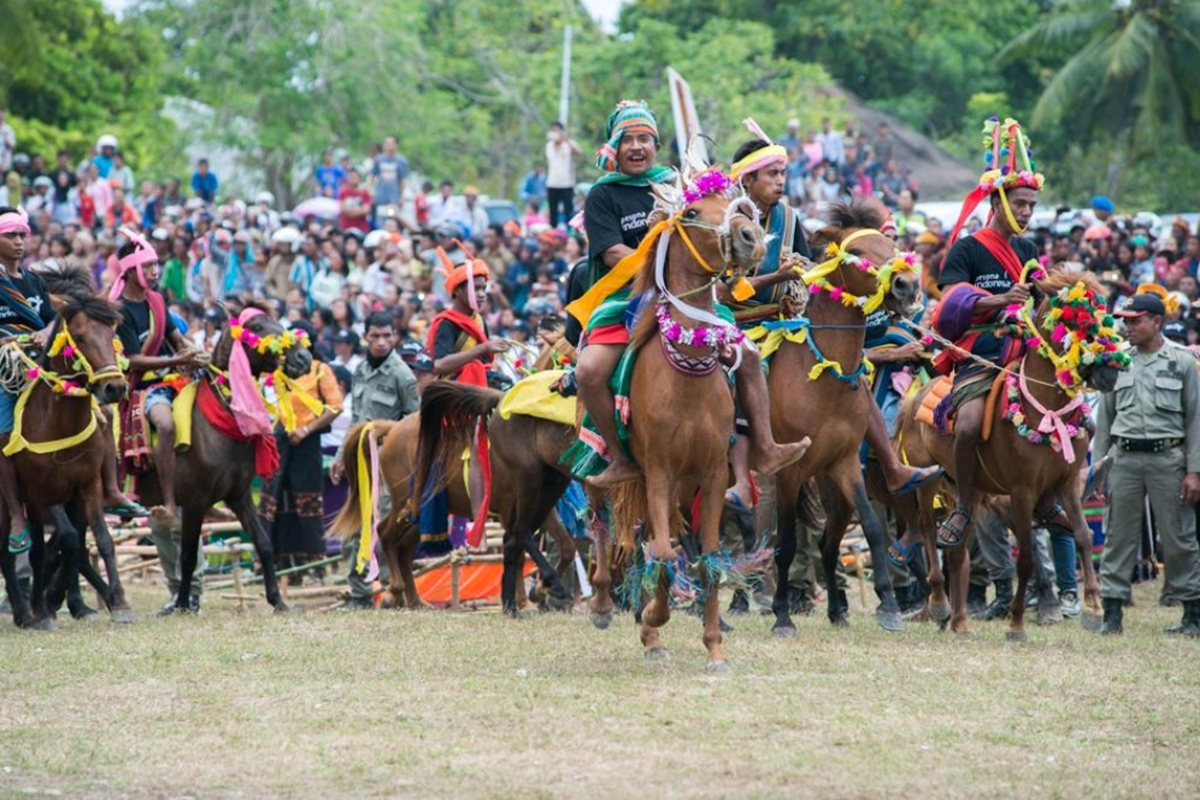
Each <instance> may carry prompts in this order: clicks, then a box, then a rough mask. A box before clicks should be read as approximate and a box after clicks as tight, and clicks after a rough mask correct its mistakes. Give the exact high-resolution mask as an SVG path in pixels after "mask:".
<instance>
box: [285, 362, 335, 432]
mask: <svg viewBox="0 0 1200 800" xmlns="http://www.w3.org/2000/svg"><path fill="white" fill-rule="evenodd" d="M274 379H275V397H276V402H275V405H274V411H275V416H276V417H277V418H278V419H279V421H280V422H281V423H282V424H283V429H284V430H285V431H287V432H288V433H291V432H292V431H294V430H296V410H295V409H294V408H293V407H292V398H295V399H297V400H299V401H300V404H301V405H303V406H304V407H305V408H307V409H308V410H309V411H310V412H312V415H313V416H314V417H319V416H321V415H322V414H324V413H325V409H326V408H328V406H326V405H325V404H324V403H322V402H321V401H320V400H318V399H317V398H315V397H313V396H312V395H311V394H309V393H308V392H306V391H304V389H302V388H301V387H300V385H299V384H297V383H296V382H295V381H293V380H292V379H291V378H289V377H288V376H287V375H286V374H284V372H283V370H282V369H277V370H275V375H274Z"/></svg>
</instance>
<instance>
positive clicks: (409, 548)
mask: <svg viewBox="0 0 1200 800" xmlns="http://www.w3.org/2000/svg"><path fill="white" fill-rule="evenodd" d="M402 526H403V527H402V528H401V531H402V533H401V536H400V540H399V544H397V546H396V551H397V553H398V555H399V562H400V574H401V576H402V577H403V578H404V604H405V606H406V607H407V608H408V609H410V610H413V609H420V608H429V605H428V604H426V603H425V601H424V600H422V599H421V593H420V592H418V591H417V581H416V576H414V575H413V557H414V556H415V555H416V552H417V545H418V544H420V543H421V535H420V533H419V532H418V531H417V529H416V527H415V526H413V525H411V524H409V523H402Z"/></svg>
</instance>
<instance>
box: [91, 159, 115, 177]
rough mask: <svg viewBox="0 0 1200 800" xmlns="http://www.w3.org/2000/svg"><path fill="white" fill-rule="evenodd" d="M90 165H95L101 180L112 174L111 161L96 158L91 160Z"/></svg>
mask: <svg viewBox="0 0 1200 800" xmlns="http://www.w3.org/2000/svg"><path fill="white" fill-rule="evenodd" d="M92 163H93V164H95V165H96V171H97V172H98V173H100V177H101V178H107V177H108V173H110V172H112V165H113V160H112V159H111V158H105V157H104V156H96V157H94V158H93V159H92Z"/></svg>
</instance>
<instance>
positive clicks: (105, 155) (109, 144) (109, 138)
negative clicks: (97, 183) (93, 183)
mask: <svg viewBox="0 0 1200 800" xmlns="http://www.w3.org/2000/svg"><path fill="white" fill-rule="evenodd" d="M96 147H98V148H99V149H100V152H99V153H97V154H96V155H95V156H93V157H92V163H93V164H95V165H96V170H97V171H98V172H99V173H100V177H101V178H104V179H105V180H108V177H109V176H108V173H109V172H111V171H112V167H113V156H114V155H115V154H116V152H117V137H115V136H113V135H112V134H111V133H106V134H104V135H103V136H101V137H100V138H99V139H97V140H96Z"/></svg>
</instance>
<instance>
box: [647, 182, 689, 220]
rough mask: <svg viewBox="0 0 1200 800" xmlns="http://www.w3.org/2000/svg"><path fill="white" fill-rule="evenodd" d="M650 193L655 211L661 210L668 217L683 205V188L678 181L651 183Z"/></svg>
mask: <svg viewBox="0 0 1200 800" xmlns="http://www.w3.org/2000/svg"><path fill="white" fill-rule="evenodd" d="M650 192H651V194H653V195H654V198H655V201H656V202H655V204H654V207H655V210H662V211H663V212H665V213H666V214H667V216H670V215H671V214H672V213H674V212H675V210H676V209H678V208H680V207H681V206H682V205H683V186H681V185H680V183H679V181H678V179H676V180H675V181H672V182H670V183H652V184H650Z"/></svg>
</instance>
